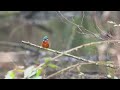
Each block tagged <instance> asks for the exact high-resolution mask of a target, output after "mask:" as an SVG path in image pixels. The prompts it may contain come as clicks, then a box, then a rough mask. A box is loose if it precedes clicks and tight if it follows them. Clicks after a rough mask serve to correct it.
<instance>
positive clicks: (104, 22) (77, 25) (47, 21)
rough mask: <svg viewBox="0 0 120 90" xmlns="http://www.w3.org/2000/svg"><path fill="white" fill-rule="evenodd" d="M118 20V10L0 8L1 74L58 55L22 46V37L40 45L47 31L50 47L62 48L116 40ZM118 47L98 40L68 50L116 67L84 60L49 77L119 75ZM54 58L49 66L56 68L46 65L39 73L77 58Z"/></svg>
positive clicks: (46, 73)
mask: <svg viewBox="0 0 120 90" xmlns="http://www.w3.org/2000/svg"><path fill="white" fill-rule="evenodd" d="M119 23H120V12H119V11H0V78H1V79H3V78H5V76H6V75H8V74H7V72H9V71H11V70H13V69H15V68H16V66H24V70H25V69H26V68H28V67H30V66H32V65H39V64H41V63H44V60H45V58H49V57H51V58H53V57H55V56H56V55H58V54H57V53H53V52H50V51H49V50H44V49H38V50H37V49H33V48H31V47H28V48H27V49H26V48H23V47H21V45H23V43H22V41H29V42H30V43H33V44H36V45H41V42H42V38H43V37H44V36H46V35H47V36H48V38H49V41H50V49H52V50H56V51H61V52H63V51H67V50H69V49H71V48H74V47H77V46H80V45H83V44H86V43H92V42H98V41H107V40H119V39H120V30H119V26H120V25H119ZM23 46H25V45H23ZM31 49H32V50H31ZM38 51H39V53H38ZM119 51H120V48H119V43H101V44H95V45H89V46H87V47H82V48H80V49H76V50H74V51H73V52H71V54H72V55H75V56H77V57H82V58H84V59H86V60H90V61H95V62H100V63H104V64H106V62H107V63H112V64H113V65H115V66H117V67H118V68H117V69H111V68H110V69H108V68H106V67H104V66H97V65H94V64H89V63H87V64H83V66H82V67H77V68H72V69H69V70H67V71H65V72H62V73H59V74H57V75H55V76H53V77H51V78H54V79H86V78H94V79H95V78H97V79H100V78H114V76H116V77H117V78H119V73H120V72H119V64H120V52H119ZM57 60H58V61H54V62H53V63H54V65H52V66H53V68H54V66H55V65H56V66H58V67H59V68H57V69H56V68H55V69H53V68H50V67H46V68H45V69H44V72H42V74H41V76H42V77H44V78H45V77H47V76H49V75H51V74H54V73H55V72H57V71H59V70H62V69H64V68H67V67H69V66H71V65H74V64H76V63H78V62H80V60H77V59H75V58H72V57H67V56H61V57H59V58H57ZM81 63H82V62H81ZM79 69H80V70H79ZM81 73H82V74H81ZM12 75H13V76H14V78H23V77H24V74H23V73H22V74H21V73H19V74H16V73H15V75H14V74H12ZM8 76H9V75H8Z"/></svg>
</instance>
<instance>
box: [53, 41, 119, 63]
mask: <svg viewBox="0 0 120 90" xmlns="http://www.w3.org/2000/svg"><path fill="white" fill-rule="evenodd" d="M111 42H117V43H118V42H120V40H107V41H99V42H91V43H87V44H83V45H80V46H77V47H75V48H72V49H70V50H67V51H65V52H63V53H61V54H59V55H57V56H56V57H54V58H53V59H56V58H58V57H61V56H62V55H64V54H67V53H69V52H72V51H75V50H78V49H80V48H82V47H86V46H91V45H96V44H101V43H111ZM87 61H88V60H87Z"/></svg>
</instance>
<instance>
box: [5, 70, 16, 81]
mask: <svg viewBox="0 0 120 90" xmlns="http://www.w3.org/2000/svg"><path fill="white" fill-rule="evenodd" d="M5 79H15V72H14V71H13V70H11V71H8V73H7V74H6V75H5Z"/></svg>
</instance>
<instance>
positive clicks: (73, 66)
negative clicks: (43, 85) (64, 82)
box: [45, 63, 80, 79]
mask: <svg viewBox="0 0 120 90" xmlns="http://www.w3.org/2000/svg"><path fill="white" fill-rule="evenodd" d="M79 65H80V63H77V64H75V65H71V66H69V67H67V68H64V69H62V70H60V71H58V72H56V73H53V74H51V75H49V76H48V77H46V78H45V79H49V78H51V77H53V76H56V75H58V74H60V73H62V72H65V71H67V70H69V69H71V68H75V67H77V66H79Z"/></svg>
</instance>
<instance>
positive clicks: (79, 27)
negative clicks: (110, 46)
mask: <svg viewBox="0 0 120 90" xmlns="http://www.w3.org/2000/svg"><path fill="white" fill-rule="evenodd" d="M58 13H59V14H60V15H61V16H62V17H63V18H64V19H65V20H66V21H68V22H69V23H71V24H73V25H74V26H76V27H77V28H78V29H79V30H80V31H81V32H82V31H83V30H82V29H81V28H84V30H85V31H87V32H88V33H90V34H91V35H93V36H95V37H96V38H99V39H101V40H104V39H102V38H101V37H100V36H98V35H96V34H94V33H93V32H91V31H90V30H87V29H86V28H85V27H83V26H82V25H78V24H76V23H74V22H72V21H70V20H68V19H67V18H66V17H65V16H64V15H63V14H62V13H61V12H60V11H58Z"/></svg>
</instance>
